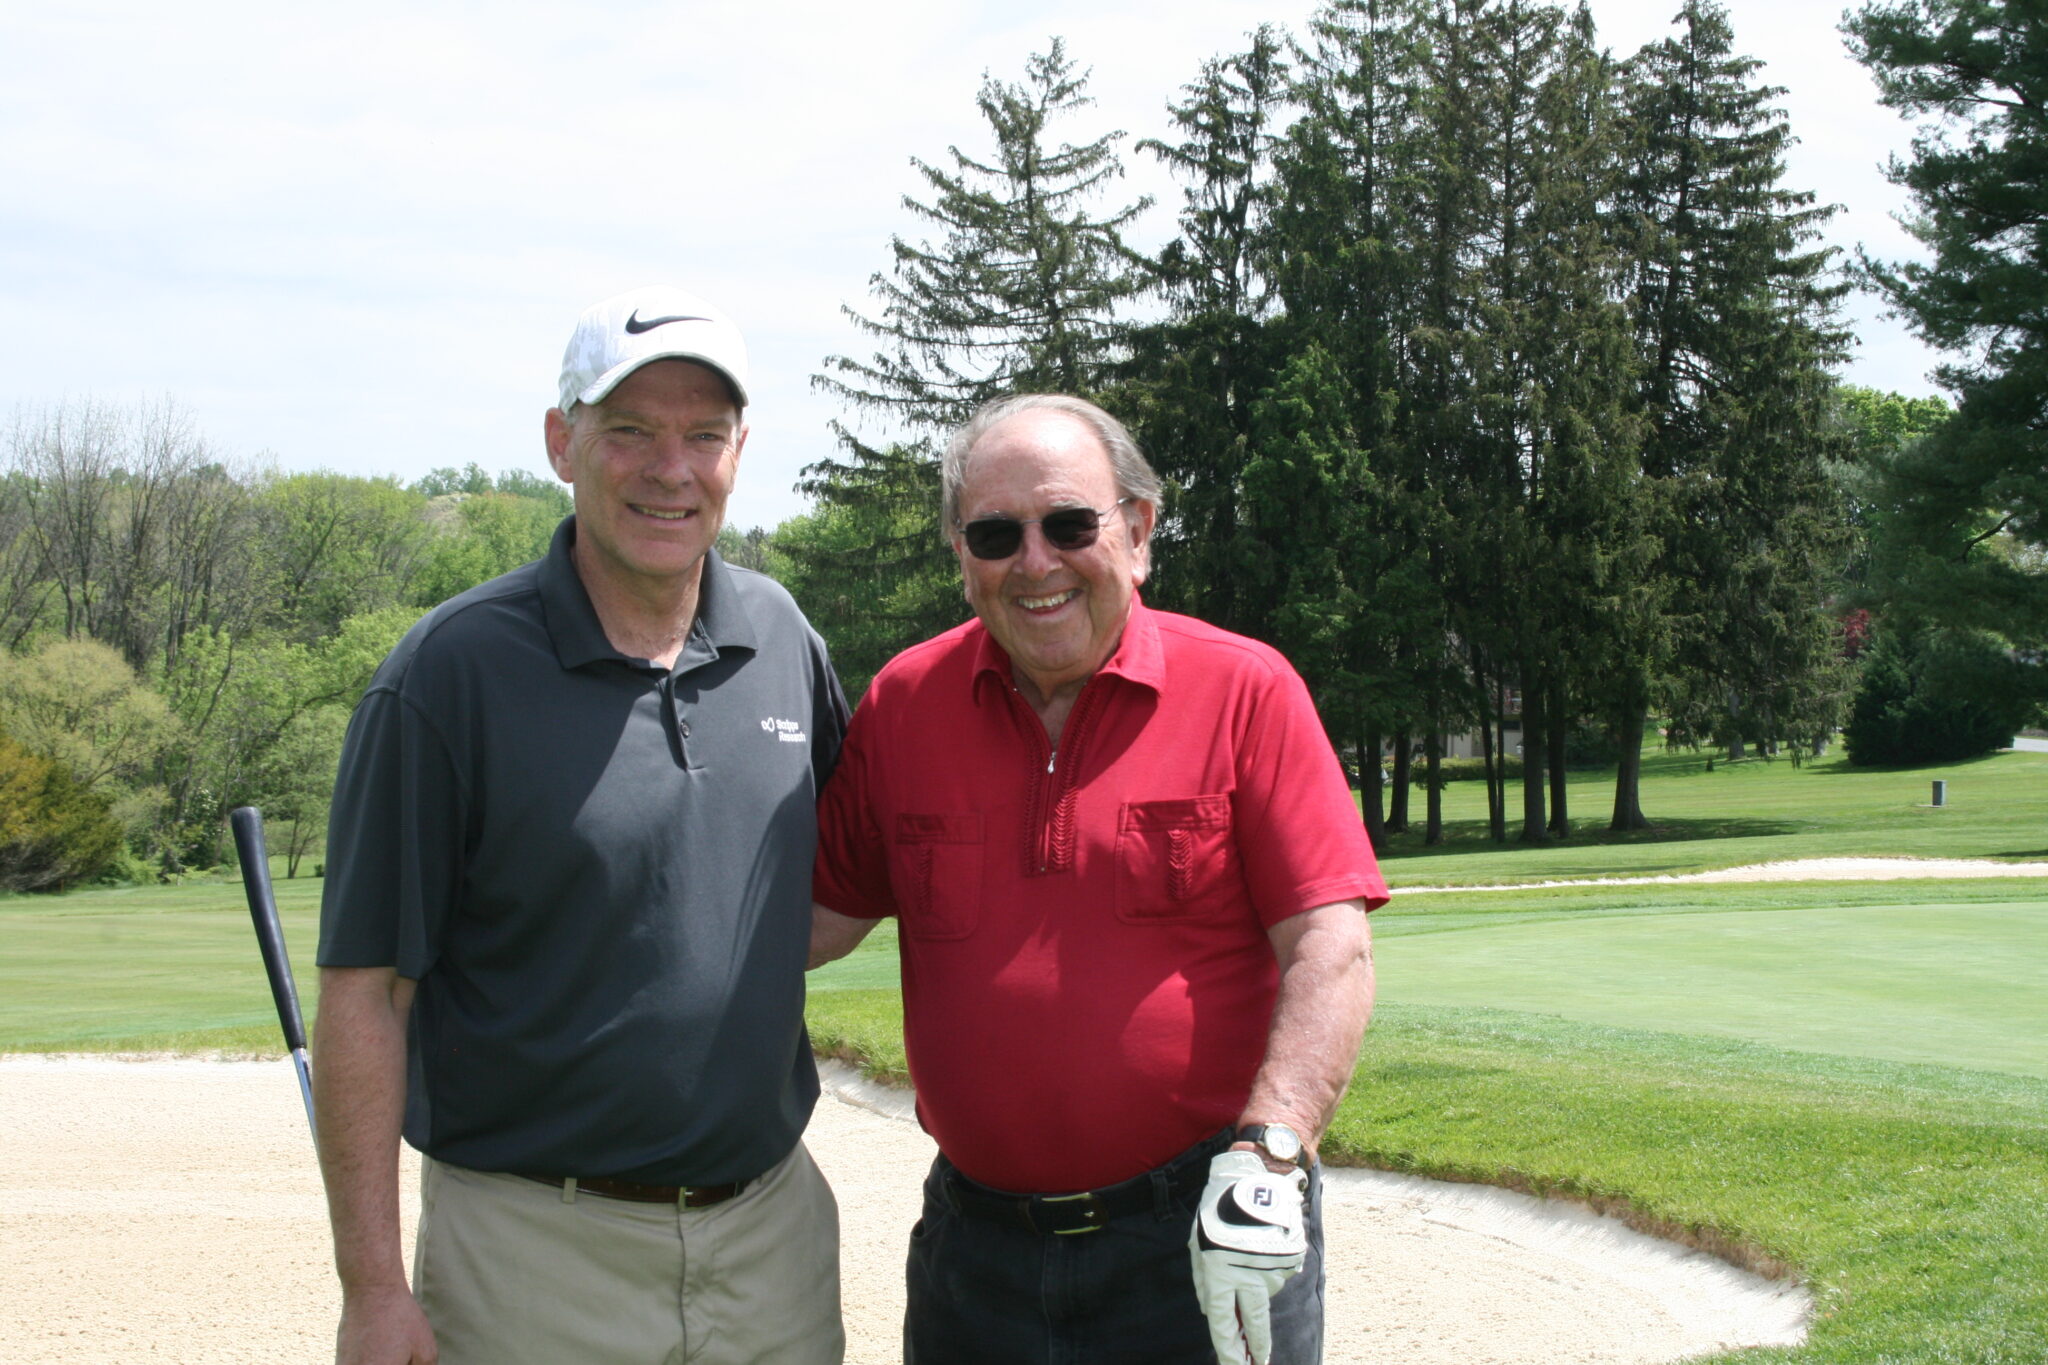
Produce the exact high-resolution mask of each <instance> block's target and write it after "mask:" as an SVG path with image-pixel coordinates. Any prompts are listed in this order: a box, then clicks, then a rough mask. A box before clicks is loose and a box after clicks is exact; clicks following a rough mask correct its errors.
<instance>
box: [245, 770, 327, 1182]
mask: <svg viewBox="0 0 2048 1365" xmlns="http://www.w3.org/2000/svg"><path fill="white" fill-rule="evenodd" d="M228 827H229V828H230V829H232V830H233V831H234V835H235V856H236V857H237V858H239V859H240V860H241V863H242V890H243V892H244V893H245V894H246V895H247V896H248V898H249V918H250V919H251V920H253V921H255V924H256V944H257V947H259V948H260V949H261V950H262V952H263V972H264V975H266V976H268V977H269V978H270V999H271V1003H273V1004H274V1005H276V1006H277V1022H278V1026H279V1027H280V1028H282V1029H283V1030H284V1043H285V1046H286V1047H287V1048H288V1049H290V1051H291V1054H292V1067H293V1068H294V1069H295V1070H296V1071H297V1072H298V1073H299V1098H300V1099H301V1100H303V1101H304V1102H305V1105H306V1126H307V1127H308V1128H310V1129H312V1131H313V1145H314V1146H316V1147H317V1146H319V1144H320V1127H319V1125H318V1124H317V1123H315V1122H314V1120H313V1071H312V1067H311V1064H310V1063H308V1061H307V1060H306V1025H305V1021H304V1020H303V1019H302V1018H301V1017H300V1015H299V988H298V984H297V983H296V982H294V981H293V980H292V964H291V959H290V958H288V957H287V956H286V955H285V951H284V926H283V925H281V924H280V923H278V918H277V898H276V896H274V895H273V894H272V893H271V889H270V853H269V850H268V849H267V848H266V847H265V846H264V842H263V812H261V811H259V810H257V809H256V808H255V807H254V806H237V807H235V809H234V810H232V811H230V812H229V813H228Z"/></svg>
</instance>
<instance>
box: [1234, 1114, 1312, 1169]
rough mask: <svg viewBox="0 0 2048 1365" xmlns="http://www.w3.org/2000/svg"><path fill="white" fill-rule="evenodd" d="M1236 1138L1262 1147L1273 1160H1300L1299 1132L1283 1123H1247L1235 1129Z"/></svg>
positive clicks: (1290, 1163) (1291, 1162)
mask: <svg viewBox="0 0 2048 1365" xmlns="http://www.w3.org/2000/svg"><path fill="white" fill-rule="evenodd" d="M1237 1140H1238V1141H1239V1142H1249V1143H1251V1144H1252V1145H1254V1146H1256V1147H1259V1148H1261V1149H1263V1150H1264V1151H1265V1153H1266V1155H1267V1156H1270V1157H1272V1158H1273V1160H1275V1161H1284V1162H1287V1163H1288V1164H1289V1165H1296V1164H1299V1163H1300V1161H1301V1134H1299V1133H1297V1132H1295V1131H1294V1130H1293V1129H1292V1128H1289V1127H1288V1126H1287V1125H1286V1124H1284V1123H1247V1124H1246V1125H1245V1126H1244V1127H1242V1128H1240V1129H1238V1130H1237Z"/></svg>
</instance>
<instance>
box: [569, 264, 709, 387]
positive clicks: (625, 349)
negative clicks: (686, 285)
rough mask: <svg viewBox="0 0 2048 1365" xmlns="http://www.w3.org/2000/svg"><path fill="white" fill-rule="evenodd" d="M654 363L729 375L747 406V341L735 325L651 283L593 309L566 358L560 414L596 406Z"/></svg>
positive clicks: (687, 297) (690, 297) (676, 291)
mask: <svg viewBox="0 0 2048 1365" xmlns="http://www.w3.org/2000/svg"><path fill="white" fill-rule="evenodd" d="M650 360H694V361H696V362H697V363H698V364H699V365H708V366H710V367H711V368H712V369H714V370H716V371H718V372H719V373H720V374H722V375H724V376H725V377H726V379H727V380H728V381H729V382H730V383H731V384H732V388H733V393H734V394H735V395H736V396H737V397H738V398H739V403H740V406H741V407H742V408H744V407H746V405H747V343H746V342H745V340H743V339H742V338H741V336H740V329H739V328H737V327H735V326H733V322H732V319H731V318H729V317H727V316H726V315H725V314H724V313H721V312H720V311H719V310H718V309H716V308H713V307H712V306H711V305H710V304H708V303H706V302H704V300H702V299H700V298H698V297H697V296H696V295H695V294H691V293H688V292H686V291H684V290H681V289H678V288H676V287H675V286H674V285H667V284H650V285H646V286H643V287H642V288H639V289H629V290H627V291H626V292H625V293H623V294H615V295H613V296H612V297H611V298H608V299H606V300H605V301H604V302H603V303H597V304H592V305H591V306H590V307H589V308H588V309H586V310H584V313H583V316H582V317H581V318H579V319H578V320H577V323H576V331H575V333H574V335H572V336H571V337H570V338H569V349H568V350H567V351H565V352H563V353H562V404H561V406H562V411H564V412H567V411H568V410H569V409H570V408H571V407H572V406H574V405H575V404H577V403H595V402H597V401H598V400H599V399H600V398H603V397H604V396H605V395H606V394H608V393H610V392H611V391H612V390H613V389H615V388H617V387H618V386H619V385H620V384H621V383H622V382H623V381H624V380H625V378H626V376H627V375H629V374H631V373H633V371H635V370H637V369H639V368H640V367H641V366H642V365H645V364H646V363H647V362H648V361H650Z"/></svg>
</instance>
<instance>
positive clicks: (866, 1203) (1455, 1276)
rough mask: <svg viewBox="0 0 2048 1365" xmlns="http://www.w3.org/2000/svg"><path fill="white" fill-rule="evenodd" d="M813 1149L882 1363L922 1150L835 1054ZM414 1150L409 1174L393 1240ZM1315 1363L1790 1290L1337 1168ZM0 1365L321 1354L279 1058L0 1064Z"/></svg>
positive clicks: (854, 1360)
mask: <svg viewBox="0 0 2048 1365" xmlns="http://www.w3.org/2000/svg"><path fill="white" fill-rule="evenodd" d="M826 1072H827V1077H826V1084H827V1094H826V1096H825V1098H824V1099H823V1100H821V1101H820V1103H819V1105H818V1110H817V1115H816V1117H815V1118H814V1119H813V1120H812V1123H811V1127H810V1131H809V1133H808V1134H807V1137H806V1141H807V1142H808V1143H809V1144H810V1147H811V1150H812V1152H813V1154H814V1155H815V1156H816V1157H817V1160H818V1164H819V1165H820V1166H822V1167H823V1168H824V1170H825V1174H826V1175H827V1176H828V1177H830V1179H831V1181H832V1185H833V1188H834V1189H835V1190H836V1191H837V1193H838V1196H839V1200H840V1205H841V1213H842V1219H843V1245H844V1255H843V1261H844V1267H845V1291H844V1293H845V1306H846V1326H847V1339H848V1351H847V1359H848V1361H849V1362H851V1365H884V1362H890V1361H894V1360H896V1359H898V1350H897V1327H898V1323H899V1321H900V1317H901V1313H902V1303H903V1275H902V1257H903V1248H904V1245H905V1241H906V1238H907V1236H908V1234H909V1229H910V1224H911V1223H912V1221H914V1219H915V1217H916V1207H917V1190H918V1184H919V1181H920V1179H921V1178H922V1176H923V1173H924V1170H925V1167H926V1166H927V1165H928V1163H929V1162H930V1160H931V1153H932V1145H931V1140H930V1139H929V1138H927V1137H926V1136H925V1135H924V1134H923V1132H921V1131H920V1130H919V1129H918V1127H917V1125H916V1123H915V1122H914V1121H912V1120H911V1119H910V1117H909V1116H908V1097H907V1096H906V1095H905V1094H904V1093H903V1092H900V1091H892V1090H883V1089H880V1088H878V1087H873V1086H871V1085H869V1084H867V1083H866V1082H864V1081H862V1080H861V1079H860V1078H859V1077H858V1075H857V1074H855V1073H854V1072H852V1071H851V1070H850V1069H848V1068H845V1067H843V1066H840V1065H838V1064H836V1063H833V1064H827V1067H826ZM415 1181H416V1175H415V1172H414V1161H413V1159H412V1158H411V1156H410V1153H409V1152H408V1154H407V1159H406V1161H405V1171H404V1175H403V1177H402V1184H403V1189H404V1191H405V1203H406V1218H407V1225H408V1239H409V1235H410V1223H411V1219H412V1217H413V1214H414V1201H413V1189H414V1184H415ZM1326 1188H1327V1190H1328V1195H1327V1203H1326V1208H1327V1214H1326V1220H1325V1221H1326V1225H1327V1236H1328V1243H1329V1247H1328V1250H1329V1349H1328V1360H1329V1361H1330V1362H1331V1365H1346V1363H1347V1362H1360V1363H1361V1365H1367V1363H1370V1365H1381V1363H1382V1362H1384V1363H1385V1365H1392V1363H1393V1362H1406V1363H1408V1365H1523V1363H1524V1362H1526V1365H1537V1363H1538V1362H1543V1363H1544V1365H1567V1363H1568V1362H1594V1361H1599V1362H1643V1363H1645V1365H1647V1363H1648V1362H1655V1361H1672V1360H1679V1359H1683V1358H1685V1357H1687V1356H1691V1355H1697V1354H1701V1353H1704V1352H1707V1351H1711V1350H1713V1349H1716V1348H1718V1347H1725V1346H1735V1345H1747V1344H1761V1343H1768V1342H1789V1341H1794V1340H1797V1339H1798V1337H1799V1336H1800V1334H1801V1332H1802V1330H1803V1328H1802V1324H1803V1322H1804V1320H1805V1315H1806V1308H1807V1305H1806V1300H1805V1296H1804V1295H1803V1294H1802V1293H1801V1292H1800V1291H1799V1290H1797V1289H1796V1288H1792V1287H1790V1286H1787V1285H1783V1284H1777V1283H1773V1282H1771V1281H1767V1280H1763V1279H1759V1278H1757V1277H1754V1276H1750V1275H1745V1274H1742V1273H1740V1272H1738V1271H1735V1270H1733V1269H1731V1268H1730V1267H1728V1266H1727V1265H1725V1264H1724V1263H1722V1262H1720V1261H1718V1260H1715V1259H1713V1258H1712V1257H1708V1256H1705V1255H1701V1254H1699V1253H1696V1252H1688V1251H1686V1250H1684V1249H1683V1248H1679V1247H1675V1246H1672V1245H1670V1244H1668V1243H1663V1242H1659V1241H1656V1240H1655V1239H1652V1238H1648V1237H1644V1236H1641V1235H1639V1234H1637V1233H1634V1232H1631V1231H1629V1230H1627V1229H1626V1228H1624V1227H1622V1226H1621V1225H1620V1224H1619V1223H1616V1222H1613V1221H1611V1220H1608V1219H1602V1218H1597V1217H1594V1216H1593V1215H1591V1214H1588V1213H1585V1212H1583V1211H1581V1210H1578V1209H1575V1208H1571V1207H1567V1206H1563V1205H1548V1204H1545V1203H1543V1202H1541V1201H1538V1200H1534V1199H1529V1198H1526V1197H1524V1196H1520V1195H1514V1194H1509V1193H1506V1192H1503V1191H1498V1190H1490V1189H1486V1188H1484V1187H1480V1186H1464V1185H1446V1184H1441V1183H1438V1182H1433V1181H1424V1180H1415V1179H1411V1178H1407V1177H1400V1176H1387V1175H1381V1174H1377V1173H1373V1172H1351V1171H1335V1170H1333V1171H1331V1172H1330V1180H1329V1183H1328V1185H1327V1187H1326ZM0 1266H4V1276H0V1278H4V1282H5V1284H6V1292H5V1293H0V1360H5V1361H7V1362H9V1363H10V1365H44V1362H52V1363H54V1362H59V1361H61V1362H66V1365H114V1362H121V1363H122V1365H134V1363H135V1362H146V1361H147V1362H156V1361H161V1362H177V1363H178V1365H202V1363H206V1362H259V1361H260V1362H266V1365H267V1363H268V1362H276V1361H317V1360H322V1359H325V1358H326V1357H327V1354H328V1352H329V1351H330V1350H331V1349H332V1348H331V1345H330V1342H331V1339H332V1338H331V1333H332V1331H333V1322H334V1316H335V1313H336V1311H337V1309H338V1307H339V1292H338V1290H337V1289H336V1287H335V1284H334V1279H333V1274H332V1271H331V1270H330V1268H329V1261H328V1244H327V1221H326V1215H325V1209H324V1205H323V1202H322V1198H321V1193H320V1183H319V1177H318V1174H317V1172H316V1171H315V1168H314V1164H313V1154H312V1150H311V1145H310V1143H309V1142H308V1140H307V1135H306V1125H305V1116H304V1113H303V1111H302V1110H301V1108H300V1105H299V1095H298V1086H297V1083H296V1081H295V1079H294V1077H293V1075H292V1072H291V1067H290V1064H289V1063H288V1062H285V1061H283V1060H278V1061H273V1062H236V1061H204V1060H191V1059H178V1060H166V1059H115V1058H80V1057H66V1058H48V1057H33V1056H15V1057H4V1058H0Z"/></svg>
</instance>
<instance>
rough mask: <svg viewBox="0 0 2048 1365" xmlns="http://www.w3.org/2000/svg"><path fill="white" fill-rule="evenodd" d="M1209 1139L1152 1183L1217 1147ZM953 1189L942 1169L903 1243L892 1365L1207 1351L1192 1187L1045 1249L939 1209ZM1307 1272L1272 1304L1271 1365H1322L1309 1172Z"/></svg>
mask: <svg viewBox="0 0 2048 1365" xmlns="http://www.w3.org/2000/svg"><path fill="white" fill-rule="evenodd" d="M1227 1145H1228V1142H1227V1139H1225V1138H1217V1139H1211V1140H1210V1141H1208V1142H1204V1143H1202V1144H1201V1145H1200V1146H1197V1147H1194V1148H1191V1149H1190V1150H1189V1151H1187V1152H1184V1153H1182V1154H1181V1155H1180V1156H1178V1157H1176V1158H1174V1160H1173V1161H1172V1162H1169V1163H1168V1164H1167V1165H1166V1166H1165V1167H1162V1168H1161V1169H1162V1170H1165V1171H1179V1170H1184V1169H1186V1166H1185V1165H1184V1163H1190V1162H1194V1163H1199V1169H1200V1171H1201V1173H1202V1174H1203V1175H1206V1174H1207V1171H1208V1167H1209V1158H1210V1157H1211V1156H1213V1155H1214V1154H1215V1153H1216V1152H1218V1151H1220V1150H1222V1149H1223V1147H1225V1146H1227ZM949 1178H950V1179H954V1180H958V1179H963V1178H964V1177H961V1176H960V1175H959V1173H958V1172H957V1171H956V1170H955V1169H954V1167H953V1163H951V1162H950V1161H947V1160H946V1158H945V1157H944V1156H940V1157H939V1158H938V1159H937V1160H936V1161H934V1162H933V1163H932V1169H931V1174H930V1175H929V1176H927V1177H926V1178H925V1182H924V1216H923V1217H922V1218H921V1219H919V1220H918V1224H917V1226H916V1227H914V1228H912V1229H911V1231H910V1274H909V1290H910V1293H909V1303H908V1306H907V1308H906V1309H905V1312H904V1315H903V1360H904V1365H969V1362H972V1365H1144V1363H1145V1362H1159V1365H1209V1363H1210V1362H1213V1361H1214V1360H1215V1351H1214V1348H1212V1347H1211V1346H1210V1344H1209V1327H1208V1322H1207V1320H1206V1319H1205V1318H1204V1317H1203V1316H1202V1310H1201V1308H1200V1306H1199V1305H1198V1304H1197V1303H1196V1302H1195V1287H1194V1279H1193V1273H1192V1271H1191V1269H1190V1261H1189V1253H1188V1233H1189V1231H1190V1230H1191V1229H1192V1228H1193V1226H1194V1219H1195V1206H1196V1204H1197V1203H1198V1202H1199V1201H1200V1198H1201V1187H1202V1182H1201V1181H1200V1180H1195V1181H1192V1182H1189V1183H1188V1192H1187V1193H1186V1194H1184V1195H1180V1196H1174V1195H1171V1194H1168V1195H1165V1196H1164V1197H1162V1198H1160V1199H1158V1200H1157V1201H1156V1202H1155V1205H1154V1207H1153V1208H1152V1209H1151V1210H1150V1211H1149V1212H1145V1213H1138V1214H1132V1215H1129V1216H1127V1217H1124V1218H1120V1219H1114V1220H1112V1221H1111V1222H1109V1223H1108V1224H1106V1225H1105V1226H1103V1227H1102V1228H1101V1229H1099V1230H1097V1231H1093V1232H1083V1233H1077V1234H1073V1235H1068V1236H1049V1235H1041V1234H1039V1233H1035V1232H1030V1231H1027V1230H1025V1229H1023V1228H1020V1227H1014V1226H1011V1225H1008V1224H1004V1223H1000V1222H992V1221H989V1220H988V1219H985V1218H980V1217H976V1216H974V1215H972V1214H968V1213H963V1212H961V1211H959V1210H958V1209H956V1208H955V1207H954V1205H953V1203H952V1201H950V1200H949V1199H948V1198H947V1196H946V1182H947V1180H948V1179H949ZM1307 1226H1308V1261H1307V1263H1306V1264H1305V1265H1304V1266H1303V1267H1302V1270H1301V1273H1300V1274H1298V1275H1296V1276H1294V1277H1293V1278H1292V1279H1290V1280H1289V1281H1288V1282H1287V1284H1286V1287H1285V1288H1283V1289H1282V1290H1281V1291H1280V1293H1279V1294H1278V1295H1277V1296H1275V1298H1274V1299H1273V1365H1321V1361H1322V1358H1323V1218H1322V1179H1321V1172H1320V1171H1318V1170H1316V1169H1314V1168H1313V1167H1312V1168H1310V1171H1309V1192H1308V1217H1307Z"/></svg>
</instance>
